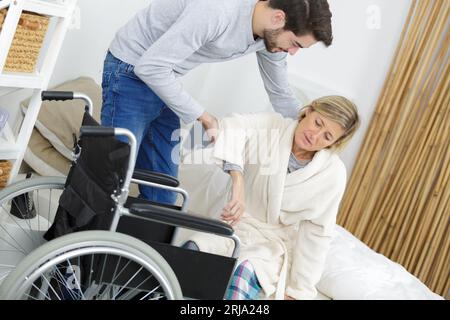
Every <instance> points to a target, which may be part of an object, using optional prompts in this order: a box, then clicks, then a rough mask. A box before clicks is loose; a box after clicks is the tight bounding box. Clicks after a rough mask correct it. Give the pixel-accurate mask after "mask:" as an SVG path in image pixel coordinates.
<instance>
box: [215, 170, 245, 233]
mask: <svg viewBox="0 0 450 320" xmlns="http://www.w3.org/2000/svg"><path fill="white" fill-rule="evenodd" d="M230 175H231V179H232V181H233V188H232V193H231V199H230V201H229V202H228V203H227V205H226V206H225V207H224V208H223V211H222V213H221V215H220V216H221V218H222V219H223V220H225V221H226V222H229V223H230V224H231V226H235V225H236V223H238V222H239V219H240V218H241V216H242V215H243V213H244V211H245V192H244V176H243V175H242V173H241V172H240V171H230Z"/></svg>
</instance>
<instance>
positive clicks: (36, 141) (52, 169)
mask: <svg viewBox="0 0 450 320" xmlns="http://www.w3.org/2000/svg"><path fill="white" fill-rule="evenodd" d="M24 160H25V162H26V163H27V164H28V165H29V166H30V167H31V168H32V169H33V170H34V171H36V172H37V173H38V174H40V175H41V176H67V173H68V172H69V169H70V161H69V160H67V159H66V158H65V157H63V156H62V155H61V153H59V152H58V151H57V150H56V149H55V148H54V147H53V146H52V145H51V144H50V142H49V141H48V140H47V139H45V138H44V137H43V136H42V135H41V134H40V133H39V131H37V130H36V128H34V129H33V132H32V134H31V138H30V141H29V142H28V147H27V150H26V152H25V156H24Z"/></svg>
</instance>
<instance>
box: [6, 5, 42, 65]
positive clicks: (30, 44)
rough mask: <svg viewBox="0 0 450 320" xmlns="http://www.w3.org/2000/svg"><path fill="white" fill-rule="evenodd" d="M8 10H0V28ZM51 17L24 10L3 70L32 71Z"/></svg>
mask: <svg viewBox="0 0 450 320" xmlns="http://www.w3.org/2000/svg"><path fill="white" fill-rule="evenodd" d="M6 13H7V10H6V9H2V10H0V30H1V29H2V26H3V22H4V20H5V17H6ZM49 21H50V18H49V17H47V16H42V15H38V14H36V13H30V12H22V14H21V16H20V20H19V24H18V25H17V29H16V33H15V35H14V39H13V41H12V44H11V47H10V49H9V53H8V57H7V58H6V63H5V67H4V68H3V71H6V72H27V73H32V72H34V71H35V69H36V63H37V60H38V57H39V52H40V51H41V47H42V43H43V42H44V38H45V34H46V32H47V29H48V24H49Z"/></svg>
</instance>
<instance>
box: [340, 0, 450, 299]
mask: <svg viewBox="0 0 450 320" xmlns="http://www.w3.org/2000/svg"><path fill="white" fill-rule="evenodd" d="M449 6H450V1H449V0H434V1H433V0H419V1H413V2H412V5H411V10H410V13H409V16H408V19H407V22H406V25H405V28H404V31H403V34H402V37H401V39H400V43H399V47H398V49H397V52H396V55H395V59H394V61H393V64H392V66H391V70H390V72H389V74H388V78H387V80H386V83H385V86H384V88H383V91H382V94H381V96H380V98H379V101H378V105H377V108H376V111H375V114H374V117H373V119H372V122H371V124H370V127H369V129H368V132H367V135H366V137H365V140H364V142H363V145H362V148H361V150H360V153H359V156H358V159H357V162H356V165H355V168H354V170H353V173H352V176H351V179H350V181H349V184H348V188H347V192H346V194H345V196H344V200H343V202H342V205H341V210H340V213H339V216H338V223H339V224H341V225H342V226H344V227H345V228H347V229H348V230H349V231H351V232H353V233H354V234H355V235H356V236H357V237H358V238H360V239H361V240H362V241H364V242H365V243H366V244H367V245H369V246H370V247H371V248H372V249H374V250H376V251H378V252H380V253H382V254H384V255H386V256H387V257H389V258H391V259H392V260H394V261H396V262H398V263H400V264H402V265H403V266H404V267H405V268H406V269H407V270H408V271H409V272H411V273H413V274H414V275H415V276H417V277H418V278H419V279H420V280H421V281H423V282H424V283H425V284H426V285H427V286H428V287H429V288H430V289H431V290H433V291H434V292H436V293H438V294H440V295H443V296H444V297H446V298H447V299H449V289H450V250H449V248H450V228H449V224H450V183H449V181H450V90H449V72H450V71H449V44H450V40H449V36H450V35H449Z"/></svg>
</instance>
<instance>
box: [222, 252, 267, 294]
mask: <svg viewBox="0 0 450 320" xmlns="http://www.w3.org/2000/svg"><path fill="white" fill-rule="evenodd" d="M261 291H262V288H261V285H260V284H259V282H258V278H257V277H256V273H255V270H254V269H253V266H252V264H251V263H250V262H249V261H248V260H245V261H243V262H242V263H241V264H240V265H239V266H238V267H237V268H236V270H235V271H234V274H233V276H232V278H231V282H230V285H229V286H228V289H227V292H226V295H225V299H226V300H256V299H258V296H259V294H260V293H261Z"/></svg>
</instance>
